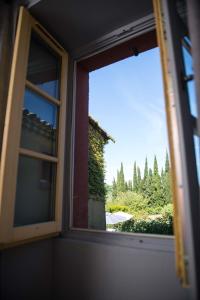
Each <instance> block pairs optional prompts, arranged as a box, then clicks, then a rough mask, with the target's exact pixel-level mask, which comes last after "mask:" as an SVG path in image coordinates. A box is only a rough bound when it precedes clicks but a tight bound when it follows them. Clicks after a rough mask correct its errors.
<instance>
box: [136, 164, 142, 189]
mask: <svg viewBox="0 0 200 300" xmlns="http://www.w3.org/2000/svg"><path fill="white" fill-rule="evenodd" d="M137 185H138V188H137V189H138V191H141V190H142V178H141V172H140V168H139V167H137Z"/></svg>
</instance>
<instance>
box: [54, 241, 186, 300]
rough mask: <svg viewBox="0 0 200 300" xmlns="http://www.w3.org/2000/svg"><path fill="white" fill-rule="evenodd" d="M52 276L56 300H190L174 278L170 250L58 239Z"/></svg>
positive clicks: (172, 255)
mask: <svg viewBox="0 0 200 300" xmlns="http://www.w3.org/2000/svg"><path fill="white" fill-rule="evenodd" d="M153 243H154V240H153V239H152V245H153ZM170 244H171V247H172V248H173V243H172V241H171V240H169V245H170ZM55 274H56V276H55V285H56V291H55V299H56V300H66V299H71V300H134V299H135V300H186V299H189V298H188V294H187V293H188V291H187V290H185V289H182V288H181V287H180V283H179V281H178V279H177V277H176V274H175V262H174V252H173V250H172V251H170V250H166V251H157V250H153V249H152V250H148V251H147V250H145V249H143V248H142V247H141V249H136V248H135V249H134V248H130V247H120V246H112V245H103V244H99V243H91V242H83V241H77V240H67V239H57V240H56V243H55Z"/></svg>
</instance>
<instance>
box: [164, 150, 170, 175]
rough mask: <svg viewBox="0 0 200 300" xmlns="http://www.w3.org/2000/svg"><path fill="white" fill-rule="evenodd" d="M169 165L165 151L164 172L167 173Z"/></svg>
mask: <svg viewBox="0 0 200 300" xmlns="http://www.w3.org/2000/svg"><path fill="white" fill-rule="evenodd" d="M169 169H170V165H169V155H168V152H167V151H166V157H165V173H169Z"/></svg>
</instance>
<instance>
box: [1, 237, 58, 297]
mask: <svg viewBox="0 0 200 300" xmlns="http://www.w3.org/2000/svg"><path fill="white" fill-rule="evenodd" d="M0 276H1V285H0V299H2V300H18V299H19V300H53V241H52V240H44V241H39V242H34V243H30V244H27V245H24V246H20V247H16V248H10V249H7V250H3V251H1V252H0Z"/></svg>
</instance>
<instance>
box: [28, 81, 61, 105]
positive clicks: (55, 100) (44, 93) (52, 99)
mask: <svg viewBox="0 0 200 300" xmlns="http://www.w3.org/2000/svg"><path fill="white" fill-rule="evenodd" d="M26 87H27V88H29V89H30V90H32V91H33V92H35V93H36V94H39V95H40V96H42V97H43V98H45V99H47V100H48V101H49V102H52V103H53V104H55V105H58V106H60V101H59V100H57V99H56V98H54V97H52V96H50V95H49V94H47V93H46V92H44V91H43V90H41V89H40V88H38V87H37V86H36V85H35V84H33V83H31V82H30V81H28V80H26Z"/></svg>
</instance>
